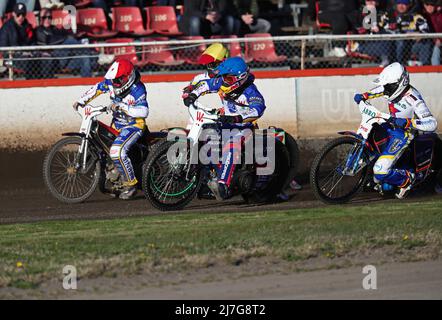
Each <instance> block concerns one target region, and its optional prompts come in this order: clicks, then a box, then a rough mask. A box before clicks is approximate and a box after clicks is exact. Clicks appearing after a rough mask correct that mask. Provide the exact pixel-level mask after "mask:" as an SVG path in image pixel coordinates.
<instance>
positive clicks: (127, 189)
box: [119, 179, 138, 200]
mask: <svg viewBox="0 0 442 320" xmlns="http://www.w3.org/2000/svg"><path fill="white" fill-rule="evenodd" d="M137 183H138V181H137V179H135V180H134V181H130V182H125V183H124V184H123V190H122V191H121V193H120V196H119V198H120V199H122V200H130V199H132V198H133V197H135V195H136V193H137Z"/></svg>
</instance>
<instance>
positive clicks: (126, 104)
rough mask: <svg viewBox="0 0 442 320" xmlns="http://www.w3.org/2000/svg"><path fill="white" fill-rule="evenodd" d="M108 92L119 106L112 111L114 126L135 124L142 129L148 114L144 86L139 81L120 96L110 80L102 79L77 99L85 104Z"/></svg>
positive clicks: (120, 126) (119, 127) (121, 126)
mask: <svg viewBox="0 0 442 320" xmlns="http://www.w3.org/2000/svg"><path fill="white" fill-rule="evenodd" d="M107 92H109V94H110V99H111V100H112V102H113V103H115V104H117V105H118V106H119V110H118V111H116V112H114V113H113V123H114V125H115V128H116V129H118V130H120V129H121V128H123V127H126V126H135V127H138V128H140V129H143V128H144V126H145V124H146V123H145V118H147V116H148V114H149V105H148V103H147V91H146V87H145V86H144V84H143V83H142V82H141V81H137V82H135V83H134V84H133V85H132V86H131V87H130V90H129V93H128V94H127V95H126V96H124V97H123V98H120V97H118V96H116V95H115V91H114V87H113V86H112V82H111V81H110V80H107V79H105V80H103V81H101V82H99V83H97V84H96V85H95V86H93V87H92V88H90V89H89V90H88V91H87V92H86V93H85V94H84V95H83V96H82V97H81V98H80V99H79V100H78V102H79V103H81V104H87V103H89V102H90V101H92V100H93V99H95V98H96V97H98V96H99V95H101V94H103V93H107Z"/></svg>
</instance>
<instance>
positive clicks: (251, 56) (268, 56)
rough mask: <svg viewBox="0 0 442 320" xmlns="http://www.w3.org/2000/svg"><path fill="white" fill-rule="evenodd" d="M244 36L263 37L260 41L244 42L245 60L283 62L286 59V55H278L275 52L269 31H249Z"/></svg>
mask: <svg viewBox="0 0 442 320" xmlns="http://www.w3.org/2000/svg"><path fill="white" fill-rule="evenodd" d="M245 38H263V40H262V41H251V42H246V52H245V60H246V61H247V62H250V61H257V62H269V63H276V62H283V61H286V60H287V56H284V55H281V56H278V55H277V54H276V52H275V45H274V43H273V40H272V36H271V35H270V33H250V34H246V35H245Z"/></svg>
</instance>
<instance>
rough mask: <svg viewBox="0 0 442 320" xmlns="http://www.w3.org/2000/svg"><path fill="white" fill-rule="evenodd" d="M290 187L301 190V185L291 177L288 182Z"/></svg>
mask: <svg viewBox="0 0 442 320" xmlns="http://www.w3.org/2000/svg"><path fill="white" fill-rule="evenodd" d="M290 188H291V189H292V190H301V189H302V186H301V185H300V184H299V183H298V182H297V181H296V180H295V179H293V180H292V181H291V182H290Z"/></svg>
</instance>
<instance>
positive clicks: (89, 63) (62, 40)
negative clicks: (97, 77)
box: [35, 9, 96, 78]
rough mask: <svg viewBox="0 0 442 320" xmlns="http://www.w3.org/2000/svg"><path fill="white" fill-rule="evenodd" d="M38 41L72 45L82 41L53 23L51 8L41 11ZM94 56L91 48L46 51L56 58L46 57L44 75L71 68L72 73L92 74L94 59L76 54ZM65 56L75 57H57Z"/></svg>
mask: <svg viewBox="0 0 442 320" xmlns="http://www.w3.org/2000/svg"><path fill="white" fill-rule="evenodd" d="M35 34H36V41H37V44H39V45H72V44H80V43H81V42H80V41H78V40H77V39H75V38H74V36H73V35H72V34H71V33H70V32H69V31H68V30H66V29H58V28H56V27H55V26H53V25H52V12H51V10H50V9H42V10H41V11H40V26H38V27H37V29H36V30H35ZM88 55H89V56H94V55H96V53H95V54H94V52H93V51H91V50H89V49H56V50H54V51H52V52H50V53H49V52H46V57H54V58H55V59H46V60H43V61H42V70H43V71H45V74H44V75H43V77H45V78H48V77H49V78H52V77H54V72H55V71H56V70H58V69H62V70H69V71H70V72H72V73H75V72H78V71H80V74H81V76H82V77H91V76H92V67H93V59H92V58H84V57H83V58H76V57H75V56H88ZM64 57H74V58H72V59H56V58H64Z"/></svg>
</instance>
